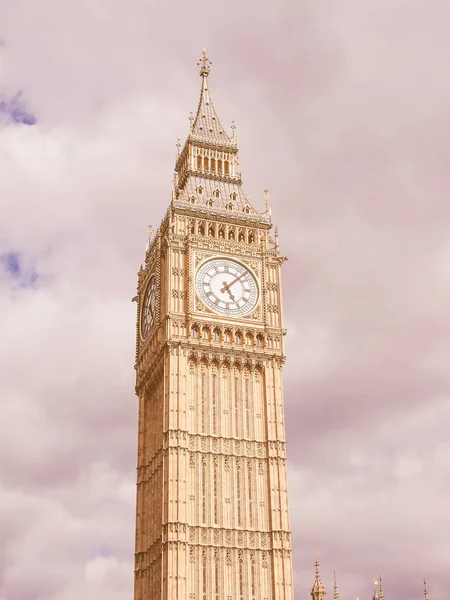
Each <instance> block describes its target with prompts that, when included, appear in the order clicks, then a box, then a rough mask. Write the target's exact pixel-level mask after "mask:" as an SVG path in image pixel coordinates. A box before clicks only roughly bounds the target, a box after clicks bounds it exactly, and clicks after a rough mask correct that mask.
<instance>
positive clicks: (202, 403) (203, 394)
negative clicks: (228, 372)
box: [200, 374, 206, 433]
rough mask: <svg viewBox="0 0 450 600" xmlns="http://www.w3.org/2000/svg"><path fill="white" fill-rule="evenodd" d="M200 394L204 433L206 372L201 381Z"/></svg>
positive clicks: (203, 430) (203, 431) (203, 429)
mask: <svg viewBox="0 0 450 600" xmlns="http://www.w3.org/2000/svg"><path fill="white" fill-rule="evenodd" d="M200 396H201V398H200V402H201V407H202V433H205V420H206V416H205V412H206V408H205V375H204V374H202V377H201V381H200Z"/></svg>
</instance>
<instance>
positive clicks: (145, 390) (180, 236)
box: [134, 51, 293, 600]
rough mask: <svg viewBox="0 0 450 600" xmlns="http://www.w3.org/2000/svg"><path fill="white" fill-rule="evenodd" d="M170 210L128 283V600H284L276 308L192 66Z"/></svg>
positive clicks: (256, 226) (266, 268)
mask: <svg viewBox="0 0 450 600" xmlns="http://www.w3.org/2000/svg"><path fill="white" fill-rule="evenodd" d="M199 64H200V75H201V80H202V87H201V93H200V100H199V104H198V110H197V115H196V117H195V119H192V121H191V126H190V132H189V135H188V137H187V139H186V142H185V144H184V147H183V149H182V151H181V152H180V154H179V156H178V159H177V162H176V166H175V172H176V177H175V188H174V191H173V196H172V201H171V202H170V206H169V208H168V210H167V213H166V215H165V217H164V219H163V221H162V223H161V226H160V228H159V230H158V231H157V233H156V235H155V236H153V237H152V239H151V240H150V243H149V246H148V248H147V252H146V258H145V268H142V267H141V269H140V271H139V273H138V294H137V296H136V300H137V302H138V321H137V348H136V373H137V377H136V394H137V396H138V397H139V439H138V468H137V478H138V479H137V511H136V560H135V592H134V594H135V600H157V599H158V600H211V599H214V600H236V599H237V600H292V598H293V588H292V563H291V540H290V530H289V514H288V498H287V478H286V445H285V423H284V410H283V387H282V367H283V363H284V344H283V336H284V333H285V332H284V330H283V323H282V306H281V274H280V267H281V264H282V263H283V260H284V259H283V257H281V256H280V254H279V250H278V240H277V236H275V241H272V239H271V237H270V234H269V232H270V229H271V227H272V225H271V217H270V213H269V211H266V212H264V213H261V212H259V211H258V210H257V209H256V208H255V207H254V206H253V205H252V204H251V202H250V201H249V199H248V198H247V196H246V195H245V193H244V191H243V189H242V181H241V174H240V172H239V161H238V149H237V145H236V140H235V138H234V135H233V136H232V137H229V136H228V135H227V133H226V132H225V130H224V128H223V127H222V125H221V123H220V121H219V118H218V116H217V113H216V111H215V108H214V105H213V103H212V100H211V96H210V92H209V89H208V75H209V67H210V63H209V60H208V59H207V57H206V52H205V51H203V55H202V58H201V60H200V63H199Z"/></svg>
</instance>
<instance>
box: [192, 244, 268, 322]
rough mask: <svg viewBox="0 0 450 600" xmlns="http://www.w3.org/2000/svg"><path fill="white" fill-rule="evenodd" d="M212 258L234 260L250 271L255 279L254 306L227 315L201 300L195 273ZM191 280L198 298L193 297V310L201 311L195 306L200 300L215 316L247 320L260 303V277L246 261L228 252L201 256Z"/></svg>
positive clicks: (233, 319)
mask: <svg viewBox="0 0 450 600" xmlns="http://www.w3.org/2000/svg"><path fill="white" fill-rule="evenodd" d="M197 256H198V254H197V253H196V254H195V255H194V258H197ZM212 260H229V261H230V262H235V263H237V264H239V265H241V267H242V268H244V269H246V270H247V271H249V272H250V273H251V275H252V276H253V278H254V280H255V284H256V288H257V300H256V302H255V304H254V306H253V307H252V308H251V309H250V310H249V311H248V312H245V313H244V314H241V315H229V314H228V315H227V314H225V313H219V312H216V311H214V310H213V309H211V308H209V307H208V306H207V305H206V304H205V303H204V302H203V301H202V299H201V298H200V296H199V294H198V290H197V286H196V282H197V274H198V272H199V271H200V269H201V268H202V267H203V265H204V264H206V263H207V262H209V261H212ZM258 262H259V261H258ZM193 280H194V281H193V291H194V295H195V296H196V297H197V298H198V300H197V299H195V306H194V310H195V312H201V311H198V306H197V305H198V302H200V303H201V304H202V306H203V307H205V308H206V309H207V310H208V311H209V312H210V313H211V314H213V315H214V316H215V317H217V318H222V319H228V320H232V321H239V320H248V319H249V318H250V317H251V315H252V313H253V312H254V311H255V310H258V307H259V306H260V304H261V298H262V293H261V283H260V278H259V276H258V274H257V273H256V272H255V270H254V269H253V268H252V267H251V266H250V265H249V264H248V263H246V262H245V261H244V260H242V259H239V258H236V257H235V256H232V255H231V256H230V255H229V254H210V255H208V256H205V257H204V258H202V260H200V261H199V263H198V264H197V265H195V269H194V277H193Z"/></svg>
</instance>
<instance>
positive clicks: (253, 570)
mask: <svg viewBox="0 0 450 600" xmlns="http://www.w3.org/2000/svg"><path fill="white" fill-rule="evenodd" d="M251 578H252V598H254V597H255V596H256V591H255V587H256V586H255V565H254V561H252V567H251Z"/></svg>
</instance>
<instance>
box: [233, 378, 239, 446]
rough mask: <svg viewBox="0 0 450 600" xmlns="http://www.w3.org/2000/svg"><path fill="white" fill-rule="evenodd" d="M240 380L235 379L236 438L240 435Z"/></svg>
mask: <svg viewBox="0 0 450 600" xmlns="http://www.w3.org/2000/svg"><path fill="white" fill-rule="evenodd" d="M238 384H239V380H238V378H237V377H235V378H234V426H235V428H236V434H235V435H236V437H238V435H239V385H238Z"/></svg>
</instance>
